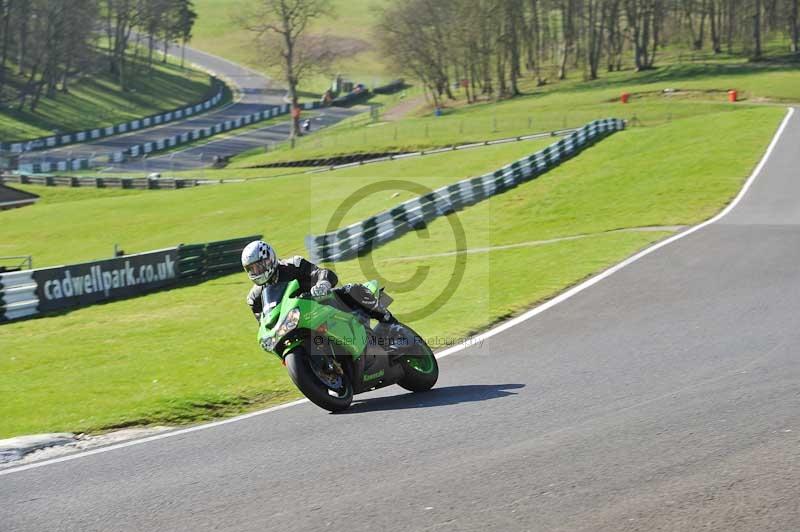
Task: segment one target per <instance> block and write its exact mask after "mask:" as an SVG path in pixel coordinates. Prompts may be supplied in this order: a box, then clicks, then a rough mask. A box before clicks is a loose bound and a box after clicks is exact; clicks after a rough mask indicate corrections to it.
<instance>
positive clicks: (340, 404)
mask: <svg viewBox="0 0 800 532" xmlns="http://www.w3.org/2000/svg"><path fill="white" fill-rule="evenodd" d="M286 368H287V369H288V370H289V376H290V377H291V378H292V382H294V384H295V386H297V388H298V389H299V390H300V391H301V392H303V395H305V396H306V397H308V398H309V400H310V401H311V402H312V403H314V404H315V405H317V406H319V407H320V408H324V409H325V410H328V411H330V412H339V411H341V410H345V409H346V408H347V407H349V406H350V403H351V402H352V401H353V385H352V383H351V382H350V378H349V377H348V376H347V373H346V372H344V371H342V370H341V368H340V367H337V364H336V363H335V361H334V360H333V359H332V358H331V357H328V356H320V355H315V356H311V355H309V354H308V352H307V351H306V350H305V349H302V348H298V349H295V350H294V351H292V352H291V353H289V354H288V355H286Z"/></svg>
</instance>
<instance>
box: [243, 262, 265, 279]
mask: <svg viewBox="0 0 800 532" xmlns="http://www.w3.org/2000/svg"><path fill="white" fill-rule="evenodd" d="M269 266H270V262H269V261H268V260H259V261H257V262H254V263H252V264H248V265H247V266H246V267H245V269H246V270H247V273H249V274H250V275H254V276H255V275H261V274H262V273H264V272H266V271H267V270H269Z"/></svg>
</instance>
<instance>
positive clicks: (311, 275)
mask: <svg viewBox="0 0 800 532" xmlns="http://www.w3.org/2000/svg"><path fill="white" fill-rule="evenodd" d="M293 279H297V281H298V282H299V283H300V291H301V292H310V291H311V288H313V287H314V286H315V285H316V284H318V283H320V282H321V281H328V282H329V283H330V284H331V287H334V286H336V283H338V282H339V279H338V277H336V274H335V273H334V272H332V271H331V270H328V269H325V268H320V267H319V266H317V265H316V264H314V263H313V262H309V261H307V260H306V259H304V258H303V257H300V256H295V257H292V258H291V259H288V260H281V261H278V278H277V280H278V281H279V282H282V283H283V282H289V281H292V280H293ZM263 290H264V287H263V286H259V285H253V288H251V289H250V292H249V293H248V294H247V304H248V305H249V306H250V310H252V311H253V315H254V316H255V317H256V320H258V319H260V316H261V311H262V310H263V308H262V307H263V302H262V301H261V292H262V291H263ZM338 293H339V295H340V296H341V298H342V299H343V300H344V301H345V303H348V304H349V305H351V306H353V307H361V308H362V309H364V310H365V311H366V312H367V314H368V315H369V316H370V317H372V318H374V319H377V320H380V321H389V320H391V319H392V315H391V314H390V313H389V312H388V311H387V310H386V309H385V308H383V307H382V306H381V305H380V303H379V301H378V299H377V298H376V297H375V296H374V295H373V294H372V292H370V291H369V289H368V288H366V287H365V286H364V285H360V284H350V285H346V286H345V287H344V289H343V290H340V291H338Z"/></svg>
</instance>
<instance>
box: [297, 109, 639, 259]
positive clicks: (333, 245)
mask: <svg viewBox="0 0 800 532" xmlns="http://www.w3.org/2000/svg"><path fill="white" fill-rule="evenodd" d="M624 128H625V122H624V121H623V120H619V119H615V118H609V119H603V120H596V121H594V122H591V123H589V124H587V125H586V126H584V127H582V128H580V129H578V130H576V131H575V132H574V133H572V134H571V135H569V136H567V137H565V138H563V139H561V140H559V141H558V142H555V143H554V144H551V145H550V146H548V147H547V148H544V149H543V150H540V151H538V152H536V153H534V154H533V155H531V156H529V157H526V158H525V159H520V160H519V161H516V162H513V163H511V164H509V165H506V166H504V167H503V168H501V169H499V170H497V171H496V172H494V173H491V174H485V175H483V176H480V177H475V178H471V179H465V180H462V181H459V182H457V183H453V184H452V185H448V186H445V187H441V188H439V189H436V190H434V191H432V192H430V193H428V194H426V195H424V196H419V197H417V198H414V199H412V200H409V201H406V202H404V203H401V204H400V205H398V206H397V207H395V208H393V209H391V210H388V211H384V212H382V213H380V214H378V215H377V216H372V217H370V218H367V219H366V220H362V221H360V222H357V223H355V224H352V225H349V226H347V227H345V228H343V229H339V230H337V231H333V232H330V233H325V234H322V235H316V236H314V235H310V236H308V237H306V248H307V249H308V252H309V255H310V256H311V259H312V260H313V261H315V262H336V261H341V260H348V259H351V258H354V257H357V256H358V255H360V254H363V253H367V252H369V251H370V250H372V249H373V248H375V247H378V246H380V245H382V244H385V243H386V242H389V241H391V240H394V239H396V238H399V237H400V236H402V235H404V234H405V233H407V232H409V231H413V230H417V229H421V228H422V227H424V226H425V225H426V224H427V223H429V222H430V221H431V220H433V219H435V218H438V217H440V216H446V215H448V214H452V213H453V212H455V211H458V210H461V209H463V208H464V207H467V206H470V205H473V204H475V203H478V202H479V201H482V200H484V199H486V198H489V197H491V196H493V195H495V194H500V193H502V192H505V191H507V190H509V189H511V188H514V187H516V186H517V185H519V184H520V183H524V182H526V181H530V180H532V179H535V178H537V177H539V176H540V175H542V174H543V173H545V172H547V171H548V170H550V169H552V168H554V167H556V166H558V165H559V164H561V163H562V162H563V161H565V160H567V159H569V158H570V157H573V156H575V155H577V154H578V153H580V152H581V151H582V150H584V149H585V148H587V147H589V146H591V145H592V144H594V143H595V142H597V141H598V140H600V139H602V138H604V137H606V136H608V135H610V134H612V133H614V132H616V131H620V130H622V129H624Z"/></svg>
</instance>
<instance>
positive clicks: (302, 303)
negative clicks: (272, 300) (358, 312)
mask: <svg viewBox="0 0 800 532" xmlns="http://www.w3.org/2000/svg"><path fill="white" fill-rule="evenodd" d="M374 283H375V286H377V282H374ZM299 288H300V285H299V283H298V282H297V281H296V280H293V281H291V282H290V283H289V284H288V285H287V287H286V291H285V292H284V294H283V297H282V299H281V303H280V305H277V306H276V307H275V308H273V309H272V310H271V311H270V312H269V314H268V315H267V316H265V317H263V318H262V319H261V323H260V326H259V330H258V340H259V343H261V341H262V340H264V339H265V338H271V337H274V336H275V334H276V333H277V331H278V329H279V328H280V327H281V325H282V324H283V322H284V320H285V319H286V316H287V315H288V313H289V312H290V311H291V310H292V309H295V308H297V309H298V310H299V311H300V320H299V322H298V324H297V327H296V328H295V330H296V329H307V330H312V331H317V330H319V329H320V327H321V326H322V325H323V324H325V328H326V329H327V336H328V338H329V339H330V340H331V341H332V342H333V343H334V344H335V345H337V346H340V347H341V348H342V349H344V350H345V351H346V352H347V353H348V354H349V355H351V356H353V357H354V358H356V359H357V358H358V357H360V356H361V354H362V353H363V352H364V348H365V347H366V345H367V331H366V329H365V328H364V326H363V325H362V324H361V323H360V322H359V321H358V320H357V319H356V318H355V316H353V315H352V314H350V313H348V312H343V311H340V310H338V309H336V308H334V307H332V306H329V305H324V304H322V303H321V302H320V301H325V299H326V298H325V297H324V298H321V299H320V301H316V300H313V299H299V298H296V297H292V296H294V295H295V294H296V293H297V291H298V290H299ZM371 289H372V290H376V288H371ZM332 297H334V296H333V295H329V296H327V298H332ZM281 340H282V339H281V338H277V342H276V344H277V343H278V342H280V341H281ZM293 344H294V345H291V347H295V346H296V345H297V344H296V343H294V342H293ZM289 350H290V349H285V350H284V353H287V352H288V351H289ZM270 352H272V353H273V354H275V355H276V356H279V357H280V355H278V354H277V353H275V351H270Z"/></svg>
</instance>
